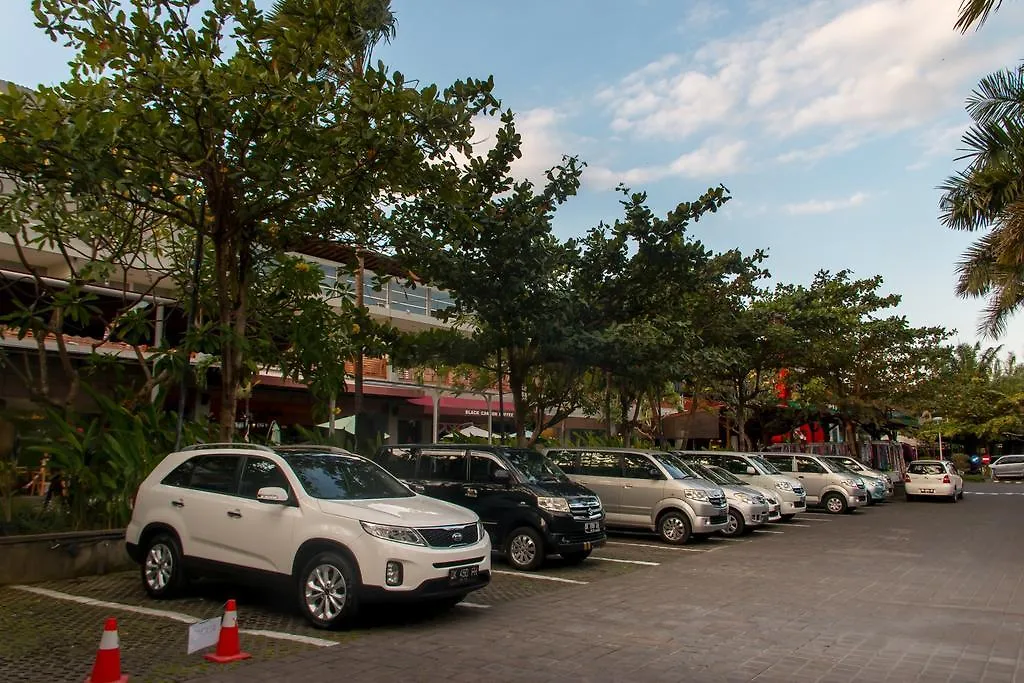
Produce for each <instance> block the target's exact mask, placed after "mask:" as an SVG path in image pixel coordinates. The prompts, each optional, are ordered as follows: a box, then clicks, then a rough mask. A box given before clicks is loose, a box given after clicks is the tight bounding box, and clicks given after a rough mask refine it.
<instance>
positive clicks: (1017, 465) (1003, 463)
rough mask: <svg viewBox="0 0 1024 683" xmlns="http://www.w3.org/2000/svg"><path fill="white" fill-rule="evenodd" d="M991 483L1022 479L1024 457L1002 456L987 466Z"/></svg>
mask: <svg viewBox="0 0 1024 683" xmlns="http://www.w3.org/2000/svg"><path fill="white" fill-rule="evenodd" d="M989 467H990V468H991V470H992V481H999V480H1000V479H1022V478H1024V455H1004V456H1001V457H999V458H997V459H996V461H995V462H994V463H992V464H991V465H989Z"/></svg>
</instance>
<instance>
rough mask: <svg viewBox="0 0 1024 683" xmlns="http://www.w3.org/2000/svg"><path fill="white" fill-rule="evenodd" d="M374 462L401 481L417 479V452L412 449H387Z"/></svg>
mask: <svg viewBox="0 0 1024 683" xmlns="http://www.w3.org/2000/svg"><path fill="white" fill-rule="evenodd" d="M374 460H376V461H377V464H378V465H380V466H381V467H383V468H384V469H386V470H387V471H388V472H390V473H391V474H393V475H395V476H396V477H398V478H399V479H414V478H415V477H416V451H414V450H412V449H411V448H385V449H382V450H381V451H380V453H378V454H377V457H376V458H374Z"/></svg>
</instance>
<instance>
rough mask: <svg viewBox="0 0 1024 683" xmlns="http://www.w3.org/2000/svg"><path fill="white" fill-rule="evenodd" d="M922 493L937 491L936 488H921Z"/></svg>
mask: <svg viewBox="0 0 1024 683" xmlns="http://www.w3.org/2000/svg"><path fill="white" fill-rule="evenodd" d="M921 493H935V489H921Z"/></svg>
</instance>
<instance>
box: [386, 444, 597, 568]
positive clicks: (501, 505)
mask: <svg viewBox="0 0 1024 683" xmlns="http://www.w3.org/2000/svg"><path fill="white" fill-rule="evenodd" d="M374 460H375V461H376V462H377V464H379V465H380V466H382V467H384V468H385V469H386V470H388V471H389V472H391V473H392V474H393V475H395V476H396V477H398V478H399V479H401V480H403V481H405V482H406V483H408V484H409V485H410V486H411V487H412V488H413V490H415V491H418V492H420V493H424V494H426V495H428V496H433V497H435V498H440V499H442V500H447V501H449V502H451V503H455V504H457V505H461V506H463V507H466V508H469V509H470V510H472V511H474V512H475V513H477V514H478V515H479V516H480V518H481V519H482V520H483V523H484V528H485V529H487V533H488V535H489V536H490V537H491V543H492V545H493V547H494V549H495V550H497V551H498V552H501V553H502V554H504V556H505V559H506V560H507V561H508V563H509V564H510V565H512V566H513V567H514V568H516V569H519V570H523V571H533V570H535V569H538V568H539V567H540V566H541V565H542V564H543V563H544V560H545V558H547V557H548V556H549V555H561V556H562V558H563V559H564V560H565V561H567V562H570V563H579V562H582V561H583V560H585V559H586V558H587V557H589V555H590V553H591V551H592V550H593V549H594V548H597V547H599V546H602V545H604V543H605V540H606V536H605V528H604V522H605V519H604V518H605V515H604V509H603V507H602V505H601V501H600V500H599V499H598V497H597V495H595V494H594V492H593V491H591V490H590V489H588V488H586V487H585V486H583V485H580V484H577V483H573V482H572V481H570V480H569V477H567V476H566V474H565V472H563V471H562V470H560V469H559V468H558V465H556V464H554V463H553V462H552V461H551V460H550V459H549V458H546V457H544V456H543V455H542V454H541V453H538V452H537V451H535V450H531V449H526V448H512V447H508V446H489V445H475V444H407V445H402V446H383V447H381V448H380V449H379V450H378V451H377V453H376V455H375V456H374Z"/></svg>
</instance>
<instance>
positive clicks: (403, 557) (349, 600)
mask: <svg viewBox="0 0 1024 683" xmlns="http://www.w3.org/2000/svg"><path fill="white" fill-rule="evenodd" d="M125 536H126V538H125V540H126V542H127V549H128V554H129V555H130V556H131V557H132V559H134V560H135V561H136V562H138V563H139V564H140V565H141V573H142V584H143V587H144V588H145V589H146V592H147V593H149V595H150V596H152V597H154V598H169V597H172V596H173V595H174V594H175V593H177V592H179V591H180V590H181V589H182V588H184V586H185V585H186V583H187V581H188V580H189V579H190V578H193V577H198V576H205V575H219V576H223V577H227V578H231V579H233V580H238V581H243V582H251V581H257V582H260V583H269V584H270V585H272V586H275V587H277V588H280V589H282V590H284V591H287V592H289V593H291V594H293V595H294V596H295V598H296V600H297V602H298V605H299V608H300V610H301V611H302V613H303V615H304V616H305V617H306V619H307V620H308V621H309V622H310V623H311V624H313V626H316V627H318V628H332V627H337V626H342V625H344V624H345V623H347V622H348V621H350V620H351V618H352V617H354V616H355V614H356V612H357V611H358V609H359V606H360V604H362V603H367V602H375V601H383V600H388V601H394V600H417V601H426V602H431V603H434V604H437V605H439V606H449V605H455V604H456V603H458V602H459V601H461V600H462V599H463V598H464V597H465V596H466V595H467V594H468V593H470V592H472V591H474V590H477V589H479V588H483V587H484V586H486V585H487V583H488V582H489V581H490V578H491V542H490V539H489V537H488V535H487V534H485V533H484V530H483V525H482V524H481V522H480V518H479V517H477V515H476V513H474V512H471V511H470V510H467V509H466V508H464V507H460V506H458V505H453V504H452V503H447V502H444V501H441V500H438V499H436V498H431V497H428V496H422V495H419V494H418V493H416V492H414V491H412V490H411V489H410V488H409V487H408V486H406V485H405V484H403V483H402V482H401V481H399V480H398V479H396V478H395V477H393V476H392V475H390V474H388V472H387V471H386V470H384V468H382V467H380V466H379V465H377V464H376V463H374V462H372V461H370V460H367V459H366V458H363V457H360V456H358V455H354V454H352V453H349V452H347V451H343V450H341V449H338V448H331V447H328V446H291V447H285V446H278V447H275V448H273V449H271V448H267V447H264V446H256V445H253V444H203V445H199V446H192V447H189V448H185V449H184V450H182V451H180V452H178V453H171V454H170V455H168V456H167V457H166V458H164V459H163V461H161V462H160V464H159V465H157V466H156V468H155V469H154V470H153V472H152V473H151V474H150V475H149V476H148V477H146V479H145V481H143V482H142V485H141V486H140V487H139V490H138V492H137V494H136V497H135V502H134V507H133V510H132V520H131V523H130V524H129V525H128V528H127V531H126V534H125Z"/></svg>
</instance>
